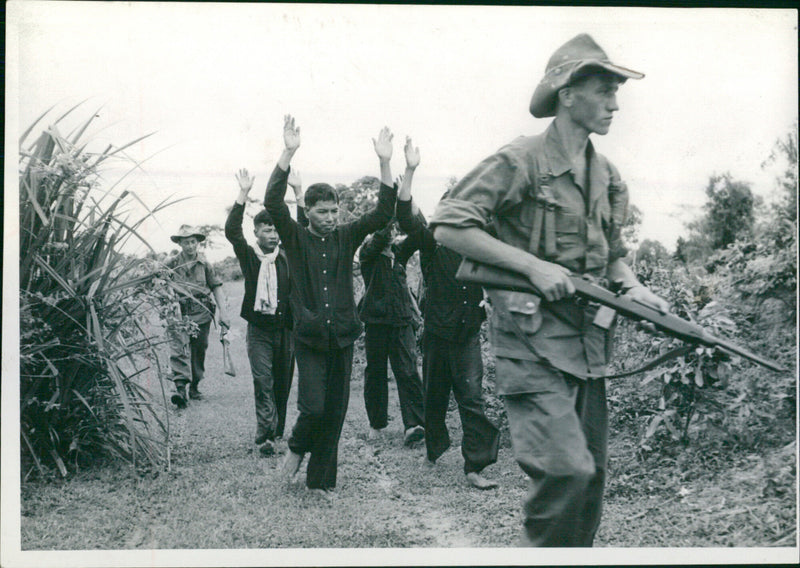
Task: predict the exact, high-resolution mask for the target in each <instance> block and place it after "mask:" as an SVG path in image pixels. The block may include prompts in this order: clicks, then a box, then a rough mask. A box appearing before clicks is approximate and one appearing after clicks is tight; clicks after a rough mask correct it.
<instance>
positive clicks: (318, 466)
mask: <svg viewBox="0 0 800 568" xmlns="http://www.w3.org/2000/svg"><path fill="white" fill-rule="evenodd" d="M295 358H296V360H297V371H298V386H297V409H298V411H299V413H300V414H299V416H298V417H297V422H295V425H294V428H293V429H292V435H291V437H290V438H289V449H290V450H291V451H293V452H294V453H296V454H301V455H303V454H305V453H311V457H310V458H309V460H308V468H307V470H306V485H307V486H308V487H309V488H312V489H333V488H334V487H336V466H337V461H338V454H339V437H340V436H341V433H342V425H343V424H344V417H345V413H346V412H347V404H348V402H349V401H350V375H351V372H352V368H353V346H352V345H349V346H347V347H344V348H342V349H339V348H334V347H333V345H331V348H330V349H329V350H328V351H319V350H316V349H311V348H310V347H308V346H307V345H304V344H302V343H300V342H298V343H297V344H296V345H295Z"/></svg>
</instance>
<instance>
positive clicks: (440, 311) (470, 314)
mask: <svg viewBox="0 0 800 568" xmlns="http://www.w3.org/2000/svg"><path fill="white" fill-rule="evenodd" d="M421 217H422V216H421V214H419V215H414V214H413V213H412V211H411V200H407V201H401V200H398V201H397V220H398V222H399V223H400V228H401V229H402V230H403V231H405V232H406V233H407V234H408V238H407V240H406V243H407V244H408V246H409V247H411V248H412V249H413V250H416V249H417V248H418V249H419V251H420V265H421V267H422V276H423V278H424V281H425V299H424V304H423V308H422V311H423V314H424V317H425V331H424V335H423V342H422V343H423V360H422V369H423V370H422V374H423V380H424V387H425V445H426V448H427V454H428V459H429V460H430V461H431V462H434V461H436V460H437V459H438V458H439V456H441V455H442V454H443V453H444V452H445V451H446V450H447V448H449V447H450V436H449V434H448V432H447V425H446V424H445V417H446V415H447V406H448V403H449V400H450V391H451V389H452V391H453V394H454V395H455V398H456V402H457V403H458V411H459V414H460V416H461V427H462V429H463V431H464V434H463V438H462V440H461V454H462V455H463V456H464V473H466V474H468V477H469V474H473V473H479V472H480V471H481V470H483V469H484V468H485V467H486V466H488V465H490V464H493V463H495V462H496V461H497V453H498V448H499V442H500V432H499V430H498V429H497V427H496V426H495V425H494V424H492V423H491V422H490V421H489V419H488V418H487V417H486V414H485V413H484V409H483V390H482V382H483V363H482V360H481V351H480V327H481V322H482V321H483V319H484V318H485V314H484V310H483V307H482V306H481V305H480V304H481V302H482V300H483V291H482V290H481V288H480V286H475V285H473V284H465V283H463V282H459V281H458V280H456V278H455V273H456V270H457V268H458V265H459V263H460V262H461V258H462V257H461V255H459V254H458V253H456V252H454V251H452V250H450V249H448V248H445V247H443V246H442V245H440V244H439V243H437V242H436V241H435V240H434V238H433V234H432V233H431V231H430V230H429V229H428V227H427V226H426V225H425V223H424V221H423V219H421ZM484 481H485V480H484ZM481 484H482V483H481ZM481 484H475V485H476V486H480V485H481ZM491 485H494V484H493V483H491ZM488 486H489V485H484V486H483V487H488ZM483 487H481V488H483Z"/></svg>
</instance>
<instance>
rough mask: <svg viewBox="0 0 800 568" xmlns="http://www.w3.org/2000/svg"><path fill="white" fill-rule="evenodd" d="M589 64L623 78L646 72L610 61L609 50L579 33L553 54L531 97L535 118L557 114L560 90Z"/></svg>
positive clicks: (584, 71)
mask: <svg viewBox="0 0 800 568" xmlns="http://www.w3.org/2000/svg"><path fill="white" fill-rule="evenodd" d="M588 67H599V68H600V69H605V70H606V71H609V72H611V73H613V74H614V75H618V76H620V77H622V80H623V81H624V80H626V79H641V78H642V77H644V73H639V72H638V71H633V70H631V69H627V68H625V67H620V66H619V65H614V64H613V63H611V61H609V59H608V55H606V52H605V51H603V49H602V48H601V47H600V46H599V45H597V43H596V42H595V41H594V40H593V39H592V38H591V36H590V35H589V34H580V35H577V36H575V37H574V38H572V39H571V40H569V41H568V42H567V43H565V44H564V45H562V46H561V47H559V48H558V49H557V50H556V51H555V53H553V55H552V56H551V57H550V61H548V62H547V68H546V69H545V73H544V77H543V78H542V80H541V81H540V82H539V85H537V87H536V90H535V91H534V92H533V97H531V105H530V111H531V114H532V115H533V116H535V117H536V118H545V117H547V116H555V115H556V95H557V94H558V91H559V90H560V89H563V88H564V87H567V86H569V85H570V84H571V83H572V81H574V80H575V79H577V78H578V77H580V76H582V75H585V74H586V69H587V68H588ZM581 71H583V72H582V73H581Z"/></svg>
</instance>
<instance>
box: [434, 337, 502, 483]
mask: <svg viewBox="0 0 800 568" xmlns="http://www.w3.org/2000/svg"><path fill="white" fill-rule="evenodd" d="M422 374H423V377H424V387H425V446H426V450H427V455H428V459H429V460H430V461H436V460H437V459H438V458H439V456H441V455H442V454H443V453H444V452H445V451H446V450H447V448H449V447H450V435H449V433H448V431H447V424H446V423H445V419H446V417H447V407H448V405H449V403H450V392H451V391H452V392H453V395H454V396H455V399H456V402H457V403H458V413H459V415H460V417H461V428H462V430H463V435H462V438H461V455H462V456H463V457H464V473H473V472H479V471H481V470H483V469H484V468H485V467H486V466H488V465H491V464H493V463H495V462H496V461H497V453H498V450H499V447H500V431H499V430H498V429H497V427H496V426H495V425H494V424H492V422H491V421H490V420H489V419H488V418H487V417H486V413H485V412H484V408H483V361H482V360H481V344H480V337H479V333H477V332H476V333H475V334H474V335H471V336H470V337H469V338H468V339H467V340H466V341H464V342H455V341H449V340H447V339H445V338H443V337H439V336H437V335H434V334H432V333H429V332H426V333H425V334H424V337H423V358H422Z"/></svg>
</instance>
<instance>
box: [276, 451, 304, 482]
mask: <svg viewBox="0 0 800 568" xmlns="http://www.w3.org/2000/svg"><path fill="white" fill-rule="evenodd" d="M301 463H303V454H296V453H294V452H293V451H292V450H289V451H288V452H287V453H286V459H284V460H283V465H282V466H281V477H283V478H284V479H285V480H286V481H287V482H290V481H292V478H294V476H295V475H296V474H297V471H298V470H299V469H300V464H301Z"/></svg>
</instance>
